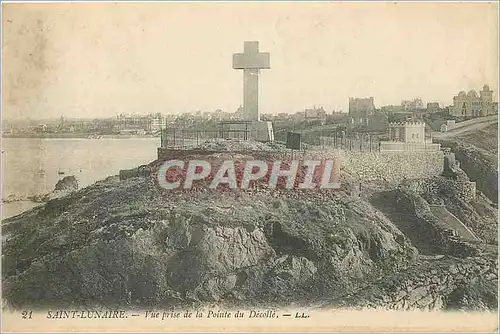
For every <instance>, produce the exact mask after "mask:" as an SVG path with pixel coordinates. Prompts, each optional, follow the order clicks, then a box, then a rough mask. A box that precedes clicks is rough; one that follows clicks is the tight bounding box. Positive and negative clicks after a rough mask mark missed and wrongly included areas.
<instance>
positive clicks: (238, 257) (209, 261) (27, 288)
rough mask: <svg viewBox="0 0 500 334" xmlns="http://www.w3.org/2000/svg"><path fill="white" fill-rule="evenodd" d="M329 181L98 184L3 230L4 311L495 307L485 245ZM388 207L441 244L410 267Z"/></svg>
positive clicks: (403, 234)
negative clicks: (213, 186) (228, 187)
mask: <svg viewBox="0 0 500 334" xmlns="http://www.w3.org/2000/svg"><path fill="white" fill-rule="evenodd" d="M218 158H219V159H221V156H218ZM341 181H342V189H340V190H338V191H337V190H318V191H306V190H305V191H303V192H301V191H299V190H279V189H276V190H270V189H267V188H266V187H254V188H252V189H250V190H234V191H215V190H210V189H207V187H203V186H201V187H198V188H197V189H196V190H193V191H171V192H165V191H163V190H162V189H160V188H159V187H157V185H156V183H155V181H154V178H151V177H133V178H128V179H125V180H120V179H119V177H110V178H108V179H106V180H103V181H100V182H97V183H96V184H94V185H92V186H89V187H87V188H84V189H81V190H79V191H77V192H72V193H70V194H68V195H67V196H63V197H60V198H56V199H52V200H50V201H49V202H48V203H46V204H45V205H44V206H41V207H37V208H35V209H33V210H31V211H28V212H25V213H23V214H21V215H19V216H16V217H12V218H10V219H7V220H5V221H3V231H2V232H3V237H4V240H3V258H2V269H3V270H2V275H3V297H4V298H5V299H6V300H7V302H8V303H9V304H10V305H12V306H15V307H21V306H32V307H46V306H58V307H63V306H69V305H79V306H111V305H120V306H122V307H140V306H148V307H154V306H175V305H193V304H200V303H209V302H218V303H222V304H227V305H234V304H244V305H260V304H265V305H276V306H285V305H291V304H295V305H296V304H307V305H311V304H315V305H316V304H321V303H324V304H327V305H337V306H338V305H349V306H360V307H364V306H367V307H389V308H403V309H412V308H473V309H478V308H479V309H480V308H494V307H495V305H496V302H495V303H493V301H494V300H493V299H495V298H496V295H494V294H493V295H492V292H491V291H493V290H492V289H496V286H497V277H496V265H497V263H496V262H495V260H496V247H489V248H488V247H487V244H486V242H484V240H481V241H478V242H476V243H470V242H469V243H467V242H464V241H463V240H461V239H460V238H458V239H453V238H452V239H450V240H448V239H447V238H448V236H447V235H446V233H444V234H440V233H441V232H440V230H439V226H437V225H436V224H434V223H435V222H434V220H433V218H432V215H429V214H428V212H427V211H426V205H428V202H427V201H426V200H425V196H424V194H423V193H422V192H415V191H410V190H411V189H413V188H412V187H408V186H405V187H402V188H399V189H396V190H391V191H392V194H393V195H394V196H393V197H392V199H391V198H386V199H385V200H384V203H385V204H386V206H385V207H384V206H383V205H382V206H380V205H379V204H380V203H378V202H377V201H373V199H371V198H368V197H366V196H364V195H363V196H360V195H362V194H360V193H357V192H353V191H352V189H353V188H356V187H357V185H358V183H357V181H356V180H355V179H353V178H352V177H348V176H346V175H342V180H341ZM382 188H383V187H382ZM382 190H383V189H382ZM380 191H381V190H376V191H374V194H378V193H380ZM391 201H396V202H391ZM398 201H399V202H398ZM397 203H400V205H399V207H401V208H403V209H404V210H406V212H407V213H408V215H411V217H413V218H412V219H413V220H411V223H412V224H417V225H418V226H419V227H418V228H415V225H413V227H412V228H414V229H413V231H422V227H423V231H426V230H429V231H434V230H433V229H435V231H434V232H432V233H434V234H435V236H436V237H443V238H445V239H444V240H446V242H447V245H451V246H449V247H446V248H443V247H438V246H436V245H434V246H435V247H433V248H432V249H430V250H429V249H427V251H428V252H427V253H428V254H427V255H429V254H430V255H429V256H431V260H429V258H426V257H422V255H420V254H421V253H423V250H424V249H423V248H421V245H419V244H418V243H415V242H414V240H415V239H414V233H412V229H411V228H409V229H405V228H403V227H404V226H403V225H401V223H402V220H401V216H399V218H396V217H398V215H397V212H396V214H394V212H388V211H385V209H386V208H387V207H391V208H398V204H397ZM457 205H461V204H457ZM471 210H476V209H475V208H474V207H472V209H471ZM403 218H404V216H403ZM426 224H427V225H426ZM435 225H436V226H437V227H436V226H435ZM419 228H420V229H419ZM417 234H418V233H417ZM426 239H429V240H430V241H429V242H431V243H437V242H440V241H436V240H441V239H436V240H434V239H433V238H426ZM414 244H415V245H416V246H417V247H415V246H414ZM453 245H455V246H456V245H458V246H456V247H455V246H453ZM454 247H455V248H454ZM460 247H461V248H460ZM419 253H420V254H419ZM495 291H496V290H495ZM469 300H473V301H472V302H469Z"/></svg>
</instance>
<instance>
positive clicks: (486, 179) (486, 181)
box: [436, 124, 498, 203]
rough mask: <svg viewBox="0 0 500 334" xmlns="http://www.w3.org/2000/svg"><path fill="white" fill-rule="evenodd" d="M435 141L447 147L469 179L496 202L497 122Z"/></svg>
mask: <svg viewBox="0 0 500 334" xmlns="http://www.w3.org/2000/svg"><path fill="white" fill-rule="evenodd" d="M436 141H437V142H439V143H441V145H442V146H443V147H449V148H450V149H451V150H452V152H453V153H454V154H455V157H456V159H457V160H458V161H459V162H460V168H461V169H462V170H463V171H464V172H465V173H466V174H467V175H468V177H469V179H470V180H471V181H473V182H476V185H477V189H478V190H480V191H481V192H482V193H484V194H485V195H486V196H487V197H488V198H489V199H490V200H491V201H493V202H495V203H498V182H497V181H498V151H497V145H498V129H497V124H494V125H490V126H488V127H487V128H485V129H482V130H480V131H477V132H471V133H466V134H464V135H462V136H459V137H456V138H454V139H440V140H439V139H436Z"/></svg>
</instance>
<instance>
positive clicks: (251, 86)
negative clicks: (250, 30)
mask: <svg viewBox="0 0 500 334" xmlns="http://www.w3.org/2000/svg"><path fill="white" fill-rule="evenodd" d="M269 59H270V54H269V52H259V42H245V44H244V52H243V53H235V54H233V68H234V69H237V70H243V110H244V115H245V116H244V117H245V119H246V120H249V121H260V113H259V72H260V69H269V68H271V65H270V62H269Z"/></svg>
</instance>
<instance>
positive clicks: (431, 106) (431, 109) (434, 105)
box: [427, 102, 441, 113]
mask: <svg viewBox="0 0 500 334" xmlns="http://www.w3.org/2000/svg"><path fill="white" fill-rule="evenodd" d="M440 110H441V108H440V107H439V103H438V102H428V103H427V112H428V113H435V112H438V111H440Z"/></svg>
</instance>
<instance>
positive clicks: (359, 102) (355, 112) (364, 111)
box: [349, 97, 375, 125]
mask: <svg viewBox="0 0 500 334" xmlns="http://www.w3.org/2000/svg"><path fill="white" fill-rule="evenodd" d="M374 113H375V104H374V101H373V97H369V98H353V97H351V98H349V120H350V122H351V124H356V125H367V124H368V123H369V118H370V116H372V115H373V114H374Z"/></svg>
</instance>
